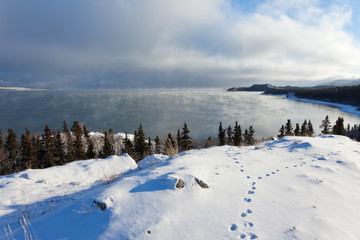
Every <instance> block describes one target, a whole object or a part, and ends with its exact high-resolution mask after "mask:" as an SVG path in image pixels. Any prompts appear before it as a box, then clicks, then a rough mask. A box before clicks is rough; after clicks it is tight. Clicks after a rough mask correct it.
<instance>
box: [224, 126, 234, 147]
mask: <svg viewBox="0 0 360 240" xmlns="http://www.w3.org/2000/svg"><path fill="white" fill-rule="evenodd" d="M226 133H227V138H226V144H227V145H230V146H231V145H234V144H233V143H234V136H233V135H234V133H233V131H232V128H231V126H230V125H229V127H228V128H227V130H226Z"/></svg>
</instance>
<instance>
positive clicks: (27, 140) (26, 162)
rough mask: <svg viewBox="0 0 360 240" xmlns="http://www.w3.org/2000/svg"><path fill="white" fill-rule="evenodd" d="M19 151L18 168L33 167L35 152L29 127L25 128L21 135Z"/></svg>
mask: <svg viewBox="0 0 360 240" xmlns="http://www.w3.org/2000/svg"><path fill="white" fill-rule="evenodd" d="M20 152H21V163H20V170H24V169H29V168H34V167H35V166H36V164H37V161H36V152H35V147H34V145H33V142H32V136H31V134H30V131H29V129H25V135H24V134H23V135H22V137H21V144H20Z"/></svg>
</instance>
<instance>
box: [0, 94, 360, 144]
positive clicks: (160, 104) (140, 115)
mask: <svg viewBox="0 0 360 240" xmlns="http://www.w3.org/2000/svg"><path fill="white" fill-rule="evenodd" d="M0 111H1V115H0V116H1V117H0V128H1V129H2V132H3V133H4V132H5V131H6V130H7V129H8V128H12V129H14V130H15V132H16V133H17V134H18V136H19V137H20V136H21V134H22V133H24V132H25V128H29V129H30V131H31V132H32V133H42V132H43V129H44V126H45V125H46V124H47V125H48V126H49V127H50V128H52V129H54V130H57V129H60V130H62V122H63V121H64V120H65V121H67V123H68V125H69V127H71V126H72V123H73V122H74V121H80V122H84V123H85V124H86V126H87V128H88V129H89V130H90V131H104V130H108V129H109V128H112V129H113V130H114V131H115V132H127V133H133V132H134V130H136V129H137V128H138V127H139V124H140V123H142V125H143V127H144V130H145V134H146V136H148V137H152V138H154V137H155V136H156V135H158V136H159V137H165V136H166V135H167V134H168V133H169V132H171V133H172V134H176V131H177V129H179V128H180V129H181V128H182V126H183V124H184V122H186V123H187V124H188V126H189V129H190V136H191V137H192V138H195V139H198V140H199V139H203V138H207V137H209V136H214V137H216V136H217V133H218V132H217V131H218V126H219V122H220V121H222V123H223V127H227V126H229V125H231V126H234V125H235V121H238V122H239V124H240V125H241V127H242V129H243V130H244V129H245V128H247V127H248V126H249V125H251V124H252V125H253V126H254V128H255V133H256V135H257V136H264V137H268V136H276V135H277V134H278V130H279V128H280V126H281V125H282V124H285V123H286V120H287V119H289V118H290V119H291V120H292V123H293V126H294V128H295V123H297V122H298V123H300V125H301V123H302V122H303V121H304V119H311V121H312V123H313V126H314V130H315V134H319V133H320V130H319V128H318V126H319V125H320V124H321V120H322V119H324V118H325V116H326V115H328V116H329V118H330V120H331V122H332V124H334V123H335V120H336V119H337V117H339V116H341V117H344V119H345V123H346V124H347V123H350V124H351V125H353V124H359V123H360V117H359V116H355V115H352V114H347V113H343V112H340V111H339V110H338V109H336V108H333V107H329V106H324V105H319V104H313V103H304V102H299V101H289V100H285V99H282V97H281V96H267V95H261V94H260V93H259V92H226V91H225V90H223V89H141V90H45V91H0Z"/></svg>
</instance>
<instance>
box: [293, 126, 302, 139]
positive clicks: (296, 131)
mask: <svg viewBox="0 0 360 240" xmlns="http://www.w3.org/2000/svg"><path fill="white" fill-rule="evenodd" d="M294 134H295V136H300V135H301V133H300V125H299V124H298V123H296V127H295V130H294Z"/></svg>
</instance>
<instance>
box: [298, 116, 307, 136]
mask: <svg viewBox="0 0 360 240" xmlns="http://www.w3.org/2000/svg"><path fill="white" fill-rule="evenodd" d="M308 132H309V129H308V124H307V121H306V119H305V120H304V122H303V124H302V125H301V129H300V135H301V136H306V135H307V133H308Z"/></svg>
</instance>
